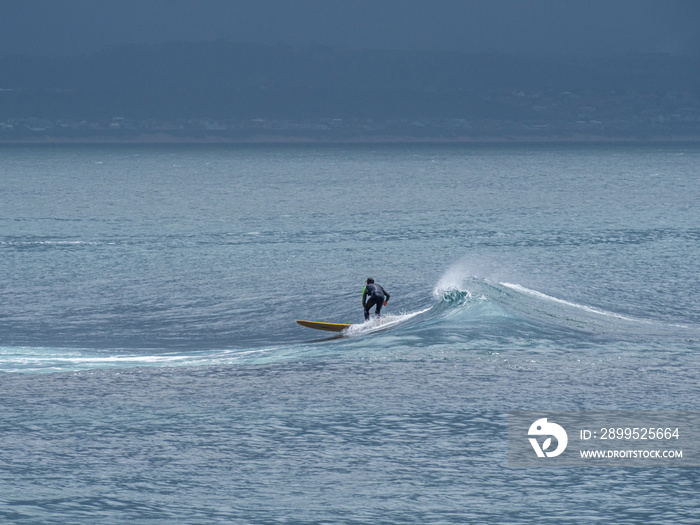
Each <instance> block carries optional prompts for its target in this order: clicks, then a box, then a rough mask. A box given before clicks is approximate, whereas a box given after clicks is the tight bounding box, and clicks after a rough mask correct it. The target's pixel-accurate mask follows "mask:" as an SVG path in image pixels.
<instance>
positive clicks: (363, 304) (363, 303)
mask: <svg viewBox="0 0 700 525" xmlns="http://www.w3.org/2000/svg"><path fill="white" fill-rule="evenodd" d="M362 308H367V287H366V286H365V287H364V288H363V289H362Z"/></svg>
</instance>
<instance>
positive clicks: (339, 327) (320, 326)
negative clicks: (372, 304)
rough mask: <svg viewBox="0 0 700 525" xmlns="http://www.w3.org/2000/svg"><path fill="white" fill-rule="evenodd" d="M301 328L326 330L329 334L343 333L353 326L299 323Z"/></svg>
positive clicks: (314, 322)
mask: <svg viewBox="0 0 700 525" xmlns="http://www.w3.org/2000/svg"><path fill="white" fill-rule="evenodd" d="M297 323H299V324H300V325H301V326H306V327H307V328H313V329H315V330H326V331H327V332H342V331H343V330H345V329H346V328H350V327H351V326H352V325H351V324H340V323H319V322H317V321H297Z"/></svg>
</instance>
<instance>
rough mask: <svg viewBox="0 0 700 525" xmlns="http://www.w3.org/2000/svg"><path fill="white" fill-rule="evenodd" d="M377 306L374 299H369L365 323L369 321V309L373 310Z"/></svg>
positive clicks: (366, 306)
mask: <svg viewBox="0 0 700 525" xmlns="http://www.w3.org/2000/svg"><path fill="white" fill-rule="evenodd" d="M375 304H378V303H376V302H375V299H374V297H370V298H369V299H367V302H366V303H365V321H369V309H370V308H372V307H373V306H374V305H375Z"/></svg>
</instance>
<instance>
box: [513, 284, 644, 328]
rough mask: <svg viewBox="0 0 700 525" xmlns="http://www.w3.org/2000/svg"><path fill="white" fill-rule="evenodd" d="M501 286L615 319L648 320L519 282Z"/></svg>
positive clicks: (642, 321) (641, 321)
mask: <svg viewBox="0 0 700 525" xmlns="http://www.w3.org/2000/svg"><path fill="white" fill-rule="evenodd" d="M499 284H501V286H505V287H506V288H510V289H511V290H515V291H516V292H520V293H524V294H527V295H531V296H533V297H537V298H538V299H543V300H546V301H551V302H554V303H558V304H563V305H565V306H569V307H571V308H577V309H579V310H584V311H586V312H590V313H593V314H596V315H602V316H606V317H614V318H615V319H621V320H623V321H632V322H637V323H647V322H648V321H644V320H642V319H634V318H633V317H627V316H624V315H621V314H617V313H615V312H609V311H607V310H602V309H600V308H594V307H592V306H586V305H585V304H578V303H574V302H571V301H566V300H564V299H559V298H557V297H552V296H551V295H547V294H545V293H542V292H538V291H537V290H531V289H530V288H526V287H524V286H521V285H519V284H512V283H499Z"/></svg>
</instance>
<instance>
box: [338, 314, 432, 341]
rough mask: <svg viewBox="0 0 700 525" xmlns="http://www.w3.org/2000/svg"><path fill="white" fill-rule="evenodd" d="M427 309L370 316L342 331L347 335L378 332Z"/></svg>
mask: <svg viewBox="0 0 700 525" xmlns="http://www.w3.org/2000/svg"><path fill="white" fill-rule="evenodd" d="M428 310H430V308H426V309H424V310H418V311H417V312H410V313H403V314H387V315H382V316H381V317H379V318H377V317H372V318H371V319H370V320H369V321H365V322H364V323H361V324H354V325H351V326H350V328H348V329H346V330H344V332H343V333H345V334H348V335H359V334H368V333H373V332H378V331H380V330H386V329H388V328H392V327H394V326H396V325H398V324H401V323H403V322H405V321H408V320H409V319H412V318H414V317H416V316H417V315H420V314H424V313H425V312H427V311H428Z"/></svg>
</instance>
